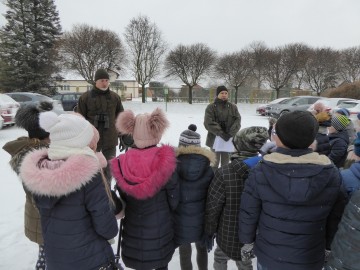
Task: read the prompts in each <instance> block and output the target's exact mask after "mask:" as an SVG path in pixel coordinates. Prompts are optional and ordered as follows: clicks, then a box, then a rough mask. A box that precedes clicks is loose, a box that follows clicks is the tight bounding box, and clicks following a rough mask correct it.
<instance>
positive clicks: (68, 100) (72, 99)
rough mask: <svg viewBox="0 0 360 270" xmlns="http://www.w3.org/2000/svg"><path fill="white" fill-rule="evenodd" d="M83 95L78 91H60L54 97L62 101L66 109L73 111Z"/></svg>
mask: <svg viewBox="0 0 360 270" xmlns="http://www.w3.org/2000/svg"><path fill="white" fill-rule="evenodd" d="M81 95H82V93H77V92H69V93H59V94H57V95H55V96H53V99H55V100H60V101H61V103H62V106H63V108H64V111H73V110H74V108H75V107H76V105H77V102H78V100H79V98H80V96H81Z"/></svg>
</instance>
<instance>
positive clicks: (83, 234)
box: [20, 112, 118, 270]
mask: <svg viewBox="0 0 360 270" xmlns="http://www.w3.org/2000/svg"><path fill="white" fill-rule="evenodd" d="M39 123H40V126H41V127H42V128H43V129H44V130H45V131H47V132H49V133H50V145H49V148H48V149H43V150H37V151H34V152H31V153H29V154H28V155H26V156H25V158H24V160H23V162H22V164H21V167H20V178H21V179H22V181H23V183H24V185H25V187H26V188H27V189H28V190H29V191H30V192H31V193H32V194H34V199H35V201H36V205H37V207H38V209H39V212H40V216H41V225H42V232H43V236H44V245H45V250H46V254H45V257H46V269H49V270H51V269H56V270H65V269H66V270H75V269H76V270H78V269H94V270H95V269H112V268H110V267H113V265H114V252H113V250H112V248H111V245H110V244H109V242H108V240H109V239H112V238H113V237H115V236H116V234H117V232H118V228H117V222H116V218H115V216H114V213H113V209H112V206H111V205H110V196H111V195H110V191H109V189H108V187H107V186H106V185H105V184H106V183H107V182H106V180H105V179H104V178H103V177H102V175H101V168H103V167H105V166H106V161H105V158H104V156H102V155H101V154H100V153H99V154H95V152H94V151H93V150H92V149H91V148H90V147H89V146H88V145H90V144H92V139H93V136H94V132H93V126H92V125H91V124H90V123H89V122H88V121H87V120H85V119H84V118H83V117H80V116H78V115H74V114H62V115H59V116H58V115H56V114H55V113H54V112H44V113H41V114H40V116H39ZM107 267H108V268H107Z"/></svg>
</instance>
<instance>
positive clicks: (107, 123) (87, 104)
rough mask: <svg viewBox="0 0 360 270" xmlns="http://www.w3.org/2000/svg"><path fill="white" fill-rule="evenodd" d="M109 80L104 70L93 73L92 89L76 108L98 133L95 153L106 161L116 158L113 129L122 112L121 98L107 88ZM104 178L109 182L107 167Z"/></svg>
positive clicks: (81, 98) (115, 142)
mask: <svg viewBox="0 0 360 270" xmlns="http://www.w3.org/2000/svg"><path fill="white" fill-rule="evenodd" d="M109 79H110V78H109V74H108V73H107V71H106V70H105V69H98V70H97V71H96V72H95V85H94V87H93V89H92V90H91V91H88V92H85V93H84V94H82V95H81V97H80V98H79V101H78V106H77V112H78V113H80V114H82V115H83V116H84V117H85V118H86V120H88V121H89V122H90V123H91V124H92V125H94V126H95V127H96V129H97V130H98V131H99V135H100V139H99V142H98V144H97V149H96V151H98V152H99V151H101V152H102V153H103V155H104V156H105V158H106V160H111V159H112V158H114V157H115V156H116V145H117V144H118V140H119V136H118V135H119V133H118V131H117V130H116V128H115V120H116V117H117V116H118V114H119V113H121V112H122V111H124V107H123V105H122V103H121V98H120V97H119V95H118V94H117V93H115V92H113V91H111V90H110V88H109V85H110V81H109ZM105 176H106V178H107V179H108V181H111V173H110V169H109V166H107V167H106V170H105Z"/></svg>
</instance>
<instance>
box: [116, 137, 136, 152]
mask: <svg viewBox="0 0 360 270" xmlns="http://www.w3.org/2000/svg"><path fill="white" fill-rule="evenodd" d="M119 141H120V143H119V150H120V152H122V151H124V150H125V151H127V150H128V148H129V147H132V146H133V145H134V139H133V137H132V136H131V135H129V134H123V135H120V136H119Z"/></svg>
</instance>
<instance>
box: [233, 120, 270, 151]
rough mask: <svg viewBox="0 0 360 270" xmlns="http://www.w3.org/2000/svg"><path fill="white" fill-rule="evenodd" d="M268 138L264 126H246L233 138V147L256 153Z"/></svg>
mask: <svg viewBox="0 0 360 270" xmlns="http://www.w3.org/2000/svg"><path fill="white" fill-rule="evenodd" d="M268 138H269V134H268V130H267V128H265V127H259V126H254V127H248V128H244V129H241V130H240V131H239V132H238V133H236V135H235V136H234V139H233V144H234V146H235V149H236V150H237V151H238V152H240V151H246V152H252V153H256V152H258V151H259V150H260V148H261V147H262V146H263V145H264V143H266V141H267V139H268Z"/></svg>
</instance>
